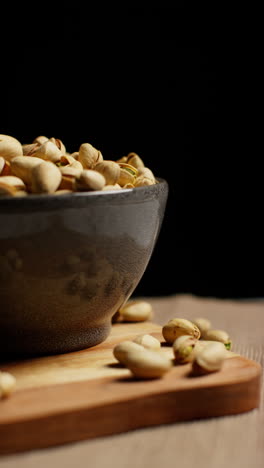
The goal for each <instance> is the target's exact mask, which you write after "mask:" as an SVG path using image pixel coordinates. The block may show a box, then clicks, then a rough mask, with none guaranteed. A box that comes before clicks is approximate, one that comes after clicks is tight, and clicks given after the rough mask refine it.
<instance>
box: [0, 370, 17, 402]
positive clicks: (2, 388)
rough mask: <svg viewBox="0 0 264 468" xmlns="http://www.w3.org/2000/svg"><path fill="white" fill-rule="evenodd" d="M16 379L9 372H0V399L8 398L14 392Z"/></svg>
mask: <svg viewBox="0 0 264 468" xmlns="http://www.w3.org/2000/svg"><path fill="white" fill-rule="evenodd" d="M15 385H16V378H15V377H14V376H13V375H12V374H10V373H9V372H1V371H0V399H1V398H6V397H8V396H9V395H10V394H11V393H12V392H13V390H14V388H15Z"/></svg>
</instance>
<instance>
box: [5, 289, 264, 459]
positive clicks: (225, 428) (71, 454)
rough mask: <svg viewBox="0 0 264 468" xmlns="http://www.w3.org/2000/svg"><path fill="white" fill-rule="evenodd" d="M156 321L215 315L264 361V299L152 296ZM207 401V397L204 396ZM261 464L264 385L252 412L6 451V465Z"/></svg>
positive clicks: (217, 323)
mask: <svg viewBox="0 0 264 468" xmlns="http://www.w3.org/2000/svg"><path fill="white" fill-rule="evenodd" d="M147 300H148V301H149V302H151V303H152V304H153V307H154V311H155V313H154V321H155V322H157V323H160V324H164V323H165V322H166V320H167V319H169V318H172V317H173V316H181V317H185V318H190V319H192V318H195V317H197V316H204V317H208V318H209V319H211V321H212V322H213V325H214V327H215V328H223V329H226V330H227V331H229V332H230V335H231V337H232V338H233V342H234V347H233V350H234V351H236V352H238V353H240V354H243V355H244V356H246V357H248V358H250V359H254V360H256V361H258V362H260V363H261V364H262V366H263V364H264V302H263V301H251V300H250V301H249V300H246V301H230V300H216V299H211V298H197V297H192V296H183V295H178V296H170V297H164V298H147ZM205 404H206V402H205ZM83 466H87V467H92V468H103V467H110V466H114V467H115V468H135V467H137V468H148V467H151V468H160V467H165V466H166V467H170V466H175V467H179V468H184V467H192V468H193V467H195V468H200V467H201V468H207V467H208V468H223V467H225V468H226V467H232V468H260V467H262V468H263V466H264V405H263V385H262V398H261V405H260V408H259V409H256V410H253V411H251V412H249V413H245V414H241V415H237V416H226V417H220V418H212V419H207V420H200V421H193V422H187V423H175V424H170V425H163V426H158V427H154V428H147V429H140V430H136V431H133V432H129V433H125V434H120V435H115V436H110V437H104V438H98V439H95V440H88V441H84V442H78V443H73V444H69V445H64V446H60V447H56V448H51V449H45V450H36V451H31V452H26V453H24V454H18V455H13V456H7V457H1V458H0V467H1V468H4V467H6V468H11V467H12V468H22V467H23V468H33V467H34V468H42V467H43V468H44V467H45V468H46V467H49V468H50V467H56V468H60V467H63V468H67V467H74V468H77V467H83Z"/></svg>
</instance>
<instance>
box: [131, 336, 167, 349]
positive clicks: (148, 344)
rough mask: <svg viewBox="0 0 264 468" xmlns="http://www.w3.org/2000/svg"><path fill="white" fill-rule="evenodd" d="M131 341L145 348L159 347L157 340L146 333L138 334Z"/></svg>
mask: <svg viewBox="0 0 264 468" xmlns="http://www.w3.org/2000/svg"><path fill="white" fill-rule="evenodd" d="M133 342H134V343H137V344H139V345H141V346H143V347H144V348H146V349H152V350H159V349H160V342H159V340H158V339H157V338H155V337H154V336H152V335H148V334H144V335H138V336H137V337H136V338H135V339H134V340H133Z"/></svg>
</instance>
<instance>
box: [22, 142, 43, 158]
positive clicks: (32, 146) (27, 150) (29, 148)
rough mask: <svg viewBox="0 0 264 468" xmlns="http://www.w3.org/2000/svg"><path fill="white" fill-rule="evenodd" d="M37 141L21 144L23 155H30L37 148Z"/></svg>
mask: <svg viewBox="0 0 264 468" xmlns="http://www.w3.org/2000/svg"><path fill="white" fill-rule="evenodd" d="M39 146H40V145H39V144H38V143H31V144H30V145H22V148H23V155H24V156H31V155H32V154H34V153H35V151H36V150H37V148H39Z"/></svg>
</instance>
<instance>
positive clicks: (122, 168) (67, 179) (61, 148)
mask: <svg viewBox="0 0 264 468" xmlns="http://www.w3.org/2000/svg"><path fill="white" fill-rule="evenodd" d="M41 163H44V165H42V164H41ZM6 177H11V179H6ZM12 177H16V181H14V179H12ZM157 183H158V181H157V179H156V178H155V176H154V174H153V172H152V171H151V169H150V168H148V167H146V166H145V164H144V162H143V160H142V159H141V157H140V156H139V155H138V154H137V153H131V152H130V153H128V155H127V156H122V157H121V158H119V159H117V160H115V161H112V160H107V159H104V157H103V155H102V153H101V151H100V150H98V149H97V148H95V147H94V146H93V145H91V144H90V143H82V144H81V145H80V146H79V148H78V151H74V152H73V153H68V152H67V150H66V147H65V145H64V144H63V142H62V141H61V140H60V139H58V138H53V137H52V138H48V137H46V136H43V135H40V136H38V137H36V138H35V139H34V140H33V142H31V143H26V144H21V143H20V142H19V141H18V140H17V139H16V138H14V137H12V136H9V135H2V134H1V135H0V197H1V196H2V197H22V196H27V195H31V194H33V195H34V194H46V195H47V194H49V195H50V194H52V195H64V194H71V193H72V194H74V193H76V192H91V191H103V192H107V191H109V190H111V191H117V190H122V189H135V188H137V187H143V186H148V185H155V184H157Z"/></svg>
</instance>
